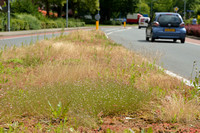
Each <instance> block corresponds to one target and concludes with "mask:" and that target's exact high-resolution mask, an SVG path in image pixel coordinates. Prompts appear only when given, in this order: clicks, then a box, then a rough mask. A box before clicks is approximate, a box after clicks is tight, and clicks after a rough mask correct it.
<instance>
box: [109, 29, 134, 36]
mask: <svg viewBox="0 0 200 133" xmlns="http://www.w3.org/2000/svg"><path fill="white" fill-rule="evenodd" d="M130 29H132V28H131V27H128V28H126V29H122V30H121V29H120V30H115V31H111V32H109V33H106V35H107V36H108V35H110V34H112V33H115V32H121V31H125V30H130Z"/></svg>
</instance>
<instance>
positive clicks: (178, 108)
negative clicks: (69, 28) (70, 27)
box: [0, 31, 200, 128]
mask: <svg viewBox="0 0 200 133" xmlns="http://www.w3.org/2000/svg"><path fill="white" fill-rule="evenodd" d="M0 74H1V78H0V86H1V95H0V108H4V109H3V110H0V115H3V116H1V119H0V122H1V121H5V120H6V119H7V120H9V119H10V120H13V119H16V118H19V117H22V116H23V117H24V116H25V117H29V116H30V117H33V116H34V117H35V118H37V117H38V118H39V119H48V120H49V119H50V118H51V117H52V114H51V111H50V107H49V105H48V102H47V101H50V102H51V103H52V105H53V106H54V107H56V105H57V104H58V102H59V101H61V102H62V104H63V105H67V104H68V102H69V101H71V104H70V110H69V112H68V115H69V117H70V118H76V119H77V121H79V123H76V122H74V121H73V120H71V121H73V122H71V124H72V125H74V123H76V124H78V125H79V126H80V125H81V126H82V125H84V126H86V127H89V128H91V127H95V126H97V125H98V117H97V115H98V114H99V113H100V112H103V114H104V115H105V116H106V115H119V114H124V113H126V114H127V113H133V112H135V111H138V110H142V109H143V108H144V107H145V109H146V108H147V109H148V110H149V111H152V110H154V109H155V110H159V111H160V114H156V117H158V118H159V119H160V120H162V121H170V122H186V123H190V122H196V119H195V118H197V117H198V114H199V111H200V110H199V107H200V105H199V104H197V101H198V100H199V99H198V98H194V95H193V94H192V93H191V90H192V89H193V88H191V87H188V86H186V85H184V84H183V83H182V82H181V81H179V80H178V79H176V78H172V77H170V76H168V75H166V74H164V73H163V72H162V71H161V70H158V69H157V68H156V67H155V65H154V63H149V62H147V61H146V59H144V58H143V57H141V56H139V55H138V54H135V53H133V52H131V51H129V50H127V49H125V48H124V47H122V46H119V45H116V44H115V43H113V42H111V41H110V40H107V39H106V37H105V36H104V34H103V33H102V32H100V31H98V32H97V31H77V32H73V33H71V34H70V35H68V36H60V37H57V38H55V39H51V40H45V41H41V42H38V43H37V44H35V45H31V46H27V47H22V48H12V49H9V50H6V51H4V52H3V53H2V55H1V57H0ZM172 93H173V94H174V95H171V94H172ZM166 96H170V100H166V99H163V100H162V98H163V97H166ZM195 96H197V97H198V95H197V94H195ZM10 97H12V99H10ZM150 97H151V99H150ZM150 100H151V101H150ZM150 102H152V103H154V105H153V106H152V105H151V104H147V103H150ZM172 108H173V109H172ZM150 115H152V116H153V115H154V114H150ZM90 118H91V119H90ZM89 119H90V120H89Z"/></svg>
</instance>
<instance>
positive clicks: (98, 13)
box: [98, 0, 100, 15]
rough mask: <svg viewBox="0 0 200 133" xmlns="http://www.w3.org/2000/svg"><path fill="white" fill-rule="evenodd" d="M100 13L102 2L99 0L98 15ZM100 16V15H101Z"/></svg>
mask: <svg viewBox="0 0 200 133" xmlns="http://www.w3.org/2000/svg"><path fill="white" fill-rule="evenodd" d="M99 12H100V0H99V9H98V14H99ZM99 15H100V14H99Z"/></svg>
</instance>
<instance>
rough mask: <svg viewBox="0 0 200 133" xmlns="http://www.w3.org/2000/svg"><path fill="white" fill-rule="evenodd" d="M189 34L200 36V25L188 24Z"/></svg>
mask: <svg viewBox="0 0 200 133" xmlns="http://www.w3.org/2000/svg"><path fill="white" fill-rule="evenodd" d="M185 28H186V30H187V35H192V36H197V37H200V25H191V24H190V25H186V26H185Z"/></svg>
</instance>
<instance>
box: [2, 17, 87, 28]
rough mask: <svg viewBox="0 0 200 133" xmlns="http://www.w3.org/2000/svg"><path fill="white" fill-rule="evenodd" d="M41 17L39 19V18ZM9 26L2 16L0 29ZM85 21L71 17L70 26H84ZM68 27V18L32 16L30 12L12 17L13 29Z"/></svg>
mask: <svg viewBox="0 0 200 133" xmlns="http://www.w3.org/2000/svg"><path fill="white" fill-rule="evenodd" d="M38 18H39V19H38ZM6 26H7V19H5V18H3V17H0V30H1V31H5V30H6ZM83 26H85V22H81V21H80V20H76V19H69V22H68V27H83ZM64 27H66V20H65V19H62V18H59V19H55V20H53V19H48V18H45V17H44V16H38V17H36V16H32V15H29V14H14V16H13V17H12V19H11V30H12V31H18V30H38V29H50V28H64Z"/></svg>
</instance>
